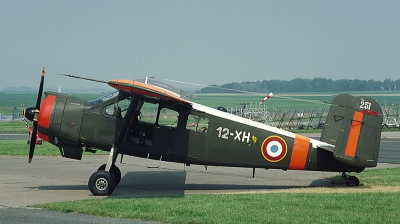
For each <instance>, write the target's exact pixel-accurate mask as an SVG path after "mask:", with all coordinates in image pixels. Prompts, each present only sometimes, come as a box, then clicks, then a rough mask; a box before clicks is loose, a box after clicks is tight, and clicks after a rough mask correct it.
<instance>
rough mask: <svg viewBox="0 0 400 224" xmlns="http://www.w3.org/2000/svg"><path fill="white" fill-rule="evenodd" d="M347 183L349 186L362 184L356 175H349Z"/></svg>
mask: <svg viewBox="0 0 400 224" xmlns="http://www.w3.org/2000/svg"><path fill="white" fill-rule="evenodd" d="M346 185H347V186H349V187H355V186H358V185H360V181H359V180H358V178H357V177H355V176H349V177H348V178H347V180H346Z"/></svg>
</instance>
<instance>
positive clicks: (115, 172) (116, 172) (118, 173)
mask: <svg viewBox="0 0 400 224" xmlns="http://www.w3.org/2000/svg"><path fill="white" fill-rule="evenodd" d="M106 165H107V164H103V165H101V166H100V167H99V169H97V170H105V169H106ZM110 172H111V174H112V175H113V176H114V180H115V186H117V185H118V184H119V182H120V181H121V176H122V175H121V170H120V169H119V168H118V166H116V165H112V166H111V170H110Z"/></svg>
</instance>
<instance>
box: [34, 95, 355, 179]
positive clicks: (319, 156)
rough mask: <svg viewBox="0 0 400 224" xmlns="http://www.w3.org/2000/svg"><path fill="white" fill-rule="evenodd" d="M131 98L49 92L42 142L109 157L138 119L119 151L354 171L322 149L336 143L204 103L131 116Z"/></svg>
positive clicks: (77, 155) (70, 153)
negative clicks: (92, 98)
mask: <svg viewBox="0 0 400 224" xmlns="http://www.w3.org/2000/svg"><path fill="white" fill-rule="evenodd" d="M129 98H130V96H129V95H127V94H124V93H123V92H120V93H119V94H114V95H112V96H111V97H110V98H103V99H99V100H97V101H96V100H95V101H88V100H83V99H80V98H77V97H74V96H72V95H66V94H59V93H54V92H47V93H46V97H45V98H44V100H43V102H42V106H41V108H42V109H41V111H40V113H39V123H38V124H39V129H38V131H39V136H40V137H41V138H42V139H44V140H45V141H48V142H50V143H51V144H54V145H56V146H57V147H59V148H60V149H61V152H62V155H63V156H65V157H67V158H73V159H81V157H82V151H83V149H100V150H106V151H109V150H110V149H111V147H112V145H113V143H114V140H115V138H116V135H117V134H118V132H119V130H120V126H121V124H122V122H123V120H124V119H131V122H130V125H129V128H128V132H127V134H126V136H125V138H124V140H123V142H122V143H121V144H120V146H119V151H118V152H119V153H122V154H127V155H131V156H139V157H148V158H151V159H157V160H158V159H160V158H162V160H165V161H171V162H179V163H186V164H201V165H216V166H235V167H253V168H267V169H269V168H271V169H297V170H324V171H325V170H327V171H339V172H340V171H352V170H355V169H357V170H359V169H360V168H359V167H357V168H354V167H351V166H348V165H345V164H341V163H340V162H338V161H337V160H335V159H334V158H333V156H332V152H329V151H326V150H324V149H322V148H321V146H330V147H334V146H333V145H330V144H327V143H324V142H321V141H318V140H315V139H310V138H308V137H304V136H301V135H298V134H294V133H291V132H288V131H285V130H282V129H278V128H275V127H271V126H268V125H265V124H261V123H258V122H255V121H251V120H248V119H245V118H241V117H238V116H236V115H231V114H229V113H226V112H223V111H219V110H216V109H213V108H210V107H207V106H204V105H201V104H197V103H194V102H190V105H187V104H180V103H176V102H168V101H162V100H155V99H154V98H151V97H142V98H141V99H140V103H139V106H138V108H137V109H136V111H135V115H134V116H133V117H130V118H129V117H124V112H126V111H124V110H125V109H126V108H127V106H128V105H129Z"/></svg>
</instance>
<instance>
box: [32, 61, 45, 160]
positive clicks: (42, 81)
mask: <svg viewBox="0 0 400 224" xmlns="http://www.w3.org/2000/svg"><path fill="white" fill-rule="evenodd" d="M45 73H46V67H45V66H43V70H42V78H41V79H40V86H39V92H38V96H37V100H36V107H35V110H36V111H39V110H40V103H41V102H42V94H43V83H44V74H45ZM35 113H37V112H35ZM36 119H37V117H36ZM37 129H38V127H37V120H35V118H34V119H33V130H32V135H31V143H30V145H29V160H28V162H29V163H31V162H32V158H33V153H34V152H35V146H36V139H37V137H36V134H37Z"/></svg>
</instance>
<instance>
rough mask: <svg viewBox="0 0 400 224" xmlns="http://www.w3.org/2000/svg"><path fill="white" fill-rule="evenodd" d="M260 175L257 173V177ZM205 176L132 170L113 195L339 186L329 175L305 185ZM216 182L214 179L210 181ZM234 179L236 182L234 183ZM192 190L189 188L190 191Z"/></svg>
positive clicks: (181, 194)
mask: <svg viewBox="0 0 400 224" xmlns="http://www.w3.org/2000/svg"><path fill="white" fill-rule="evenodd" d="M256 178H257V177H256ZM210 179H211V178H208V179H207V180H202V179H201V178H199V179H197V180H195V181H193V180H192V182H195V183H186V181H187V173H186V172H181V171H141V172H128V173H126V174H125V176H124V177H123V178H122V180H121V182H120V184H119V185H118V187H117V188H116V189H115V191H114V193H113V194H112V195H111V196H110V197H143V196H144V197H154V196H183V195H184V194H185V191H189V193H194V194H208V193H240V192H251V191H255V192H256V191H263V190H265V191H268V190H284V189H295V188H304V187H311V188H314V187H337V186H338V185H337V184H335V183H332V182H331V181H329V180H327V179H318V180H315V181H313V182H312V183H311V184H310V185H309V186H304V185H296V184H294V185H274V183H269V184H268V182H267V184H252V183H250V182H251V181H249V183H248V184H246V183H238V181H235V179H234V177H232V181H221V182H220V183H215V182H218V181H216V180H210ZM197 182H198V183H197ZM207 182H213V183H207ZM230 182H233V183H230ZM187 193H188V192H186V194H187Z"/></svg>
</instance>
